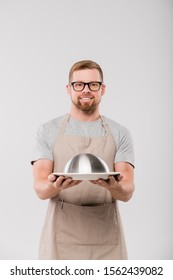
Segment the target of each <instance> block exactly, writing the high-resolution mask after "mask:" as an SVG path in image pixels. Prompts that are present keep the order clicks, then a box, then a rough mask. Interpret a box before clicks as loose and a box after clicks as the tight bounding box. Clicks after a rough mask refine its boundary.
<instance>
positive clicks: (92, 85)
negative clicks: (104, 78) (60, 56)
mask: <svg viewBox="0 0 173 280" xmlns="http://www.w3.org/2000/svg"><path fill="white" fill-rule="evenodd" d="M71 85H72V87H73V89H74V90H75V91H82V90H84V88H85V86H86V85H87V86H88V87H89V89H90V90H91V91H99V89H100V87H101V85H102V82H89V83H84V82H72V83H71Z"/></svg>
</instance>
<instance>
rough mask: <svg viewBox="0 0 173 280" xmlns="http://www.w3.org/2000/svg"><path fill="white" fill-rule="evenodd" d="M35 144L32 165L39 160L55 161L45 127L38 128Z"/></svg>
mask: <svg viewBox="0 0 173 280" xmlns="http://www.w3.org/2000/svg"><path fill="white" fill-rule="evenodd" d="M34 142H35V143H34V145H33V155H32V160H31V164H33V163H34V162H35V161H36V160H38V159H48V160H53V155H52V149H51V146H50V144H49V142H48V139H47V134H46V130H45V127H44V126H43V125H41V126H40V127H39V128H38V130H37V133H36V136H35V141H34Z"/></svg>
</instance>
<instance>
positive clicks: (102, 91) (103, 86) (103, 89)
mask: <svg viewBox="0 0 173 280" xmlns="http://www.w3.org/2000/svg"><path fill="white" fill-rule="evenodd" d="M105 90H106V85H105V84H102V87H101V96H103V95H104V94H105Z"/></svg>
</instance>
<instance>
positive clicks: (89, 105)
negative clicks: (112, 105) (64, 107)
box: [72, 98, 100, 115]
mask: <svg viewBox="0 0 173 280" xmlns="http://www.w3.org/2000/svg"><path fill="white" fill-rule="evenodd" d="M72 103H73V104H74V105H75V107H76V108H77V109H79V110H81V111H82V112H85V113H86V114H88V115H89V114H91V113H93V112H94V111H95V110H96V108H97V106H98V104H99V103H100V101H99V102H98V103H96V101H95V99H94V98H93V99H92V102H91V101H89V102H86V103H82V102H81V101H80V98H78V100H77V102H74V100H73V99H72Z"/></svg>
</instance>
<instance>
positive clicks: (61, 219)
mask: <svg viewBox="0 0 173 280" xmlns="http://www.w3.org/2000/svg"><path fill="white" fill-rule="evenodd" d="M57 211H58V213H57V216H56V217H57V220H56V242H57V243H59V244H76V245H93V246H94V245H115V244H118V236H119V223H118V219H117V212H116V208H115V204H114V203H112V204H106V205H101V206H78V205H73V204H68V203H63V207H62V209H61V207H58V209H57Z"/></svg>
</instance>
